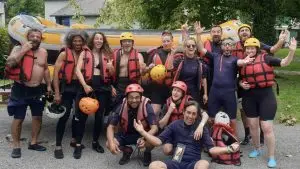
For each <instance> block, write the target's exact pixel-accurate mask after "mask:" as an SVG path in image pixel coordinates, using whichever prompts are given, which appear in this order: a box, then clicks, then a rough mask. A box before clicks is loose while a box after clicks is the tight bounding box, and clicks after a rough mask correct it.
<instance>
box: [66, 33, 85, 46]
mask: <svg viewBox="0 0 300 169" xmlns="http://www.w3.org/2000/svg"><path fill="white" fill-rule="evenodd" d="M76 36H79V37H81V39H82V41H83V44H86V41H87V39H88V36H89V35H88V34H87V33H86V32H85V31H82V30H81V31H79V30H71V31H70V32H68V34H67V35H66V37H65V44H66V45H67V47H68V48H72V41H73V39H74V38H75V37H76Z"/></svg>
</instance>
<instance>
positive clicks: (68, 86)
mask: <svg viewBox="0 0 300 169" xmlns="http://www.w3.org/2000/svg"><path fill="white" fill-rule="evenodd" d="M187 28H188V26H187V25H183V26H182V32H183V37H184V44H183V52H177V51H176V49H175V48H174V45H173V36H172V33H171V32H169V31H164V32H163V33H162V35H161V41H162V45H161V46H160V47H158V48H156V49H152V50H150V51H149V52H148V53H147V54H148V55H149V56H148V61H146V62H145V61H144V57H143V55H142V54H141V53H139V52H138V51H137V50H136V49H135V48H134V35H133V34H132V33H130V32H124V33H122V34H121V35H120V45H121V47H120V49H116V50H112V49H111V48H110V46H109V43H108V41H107V39H106V36H105V35H104V34H103V33H102V32H95V33H94V34H93V35H91V36H90V37H89V35H88V34H87V33H86V32H85V31H79V30H74V31H70V32H69V33H68V34H67V35H66V38H65V39H66V40H65V48H63V49H62V50H61V51H60V54H59V56H58V57H57V60H56V63H55V68H54V75H53V81H52V82H51V79H50V73H49V70H48V64H47V51H46V50H45V49H43V48H41V47H39V45H40V43H41V40H42V32H40V31H39V30H37V29H30V30H29V31H28V34H27V39H28V42H26V43H24V44H22V45H21V46H16V47H14V49H13V50H12V52H11V54H10V56H9V57H8V59H7V63H6V74H7V76H8V77H9V78H10V79H13V80H14V84H13V87H12V90H11V91H12V92H11V96H10V100H9V102H8V106H7V109H8V113H9V115H10V116H14V119H13V122H12V126H11V132H12V137H13V151H12V154H11V157H13V158H19V157H21V147H20V135H21V130H22V122H23V120H24V118H25V114H26V109H27V107H28V106H30V108H31V113H32V139H31V142H30V144H29V146H28V149H31V150H36V151H45V150H46V148H45V147H44V146H42V145H39V144H37V139H38V134H39V132H40V129H41V124H42V115H43V109H44V106H45V102H44V101H43V99H41V97H42V95H43V94H44V93H45V92H46V93H47V94H48V95H49V94H51V93H54V102H55V103H56V104H59V105H61V106H64V107H65V109H66V111H65V113H64V115H63V116H62V117H61V118H59V120H58V122H57V126H56V148H55V150H54V157H55V158H57V159H62V158H64V154H63V149H62V139H63V135H64V132H65V128H66V123H67V121H68V119H69V116H70V114H71V110H72V108H73V104H74V108H73V109H74V112H75V113H74V115H73V117H72V125H71V126H72V140H71V143H70V146H72V147H74V153H73V156H74V158H75V159H79V158H81V156H82V149H84V148H85V146H84V145H83V144H82V139H83V135H84V132H85V125H86V120H87V117H88V115H87V114H85V113H84V112H83V111H82V109H81V107H80V106H79V102H80V100H81V99H82V98H84V97H94V98H95V99H97V100H98V102H99V103H100V106H99V108H98V110H97V111H96V113H95V115H94V116H95V120H94V129H93V141H92V148H93V150H95V151H96V152H98V153H104V151H105V150H104V148H103V147H102V146H101V145H100V144H99V142H98V139H99V136H100V134H101V131H102V126H103V119H104V115H107V114H110V116H109V119H108V127H107V131H106V135H107V142H106V146H107V148H108V150H109V151H110V152H111V153H112V154H119V153H120V152H123V156H122V158H121V159H120V161H119V164H120V165H124V164H126V163H128V162H129V160H130V158H131V156H132V153H133V149H132V147H131V146H130V145H136V147H137V148H138V149H139V150H141V151H142V152H143V153H144V158H143V164H144V166H148V165H150V166H149V168H151V169H157V168H172V169H173V168H181V169H186V168H188V169H193V168H195V169H200V168H201V169H202V168H208V166H209V163H208V162H207V161H205V160H201V151H202V148H203V147H206V149H207V151H208V152H209V153H210V154H211V155H219V154H226V153H234V152H237V151H240V150H239V149H240V143H238V142H236V143H232V144H230V145H228V146H225V147H218V146H216V145H214V143H213V141H212V139H211V133H212V131H210V126H212V125H213V123H214V118H215V115H216V114H217V113H218V112H219V111H221V110H223V111H224V112H226V113H227V114H228V116H229V117H230V127H231V128H232V129H233V134H234V135H236V136H237V124H236V116H237V109H238V106H237V97H240V98H242V107H243V108H242V111H241V112H242V117H243V118H242V119H243V123H244V128H245V139H244V140H243V141H242V142H241V143H242V144H248V142H249V140H250V135H251V139H252V143H253V146H254V149H253V151H251V152H250V153H249V157H250V158H257V157H258V156H260V155H261V154H262V151H261V145H260V139H259V138H260V133H259V129H261V131H262V133H263V135H264V139H265V140H266V141H265V143H266V145H267V148H268V157H269V159H268V164H267V165H268V167H276V165H277V164H276V160H275V137H274V132H273V119H274V117H275V113H276V104H277V103H276V99H275V95H274V93H273V91H272V86H273V84H274V83H275V79H274V77H275V75H274V71H273V70H274V68H273V67H275V66H287V65H289V64H290V62H291V61H292V59H293V56H294V53H295V50H296V46H297V42H296V40H295V39H294V38H292V39H291V42H290V45H289V54H288V56H287V57H285V58H284V59H278V58H275V57H273V53H275V52H276V51H278V50H279V49H280V48H281V47H282V45H283V44H284V42H285V39H286V38H287V31H283V32H282V33H281V34H280V36H279V40H278V42H277V43H276V44H275V45H274V46H268V45H265V44H263V43H261V42H260V41H259V40H258V39H256V38H254V37H252V28H251V27H250V26H249V25H246V24H243V25H241V26H240V28H239V29H238V35H239V38H240V41H239V42H237V43H235V41H234V40H233V39H231V38H225V39H222V28H221V27H220V26H218V25H216V26H213V27H212V28H211V31H210V34H211V40H207V41H205V42H202V41H201V33H202V31H203V28H202V27H201V24H200V22H196V23H195V24H194V29H195V34H196V38H193V37H189V36H188V29H187ZM157 65H164V67H165V69H166V76H165V78H164V79H163V80H162V81H155V80H153V79H152V80H151V77H150V78H149V79H146V80H145V78H142V77H146V76H145V75H146V74H149V72H150V71H151V70H152V69H153V68H154V67H155V66H157ZM145 82H146V83H147V84H146V83H145ZM42 83H45V84H46V85H43V84H42ZM45 86H46V87H45ZM144 86H147V87H146V88H145V89H149V90H150V91H145V92H144ZM45 89H46V90H45ZM160 145H163V152H164V154H166V155H171V156H173V158H172V160H167V161H164V162H162V161H154V162H152V163H151V161H152V160H151V150H152V149H153V148H154V147H156V146H160ZM150 163H151V164H150Z"/></svg>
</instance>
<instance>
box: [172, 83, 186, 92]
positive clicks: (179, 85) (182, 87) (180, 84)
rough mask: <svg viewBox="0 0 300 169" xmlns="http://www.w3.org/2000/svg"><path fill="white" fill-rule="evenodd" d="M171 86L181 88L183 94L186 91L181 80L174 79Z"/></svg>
mask: <svg viewBox="0 0 300 169" xmlns="http://www.w3.org/2000/svg"><path fill="white" fill-rule="evenodd" d="M172 87H173V88H174V87H177V88H179V89H181V90H183V93H184V94H186V92H187V86H186V84H185V83H184V82H183V81H176V82H174V83H173V84H172Z"/></svg>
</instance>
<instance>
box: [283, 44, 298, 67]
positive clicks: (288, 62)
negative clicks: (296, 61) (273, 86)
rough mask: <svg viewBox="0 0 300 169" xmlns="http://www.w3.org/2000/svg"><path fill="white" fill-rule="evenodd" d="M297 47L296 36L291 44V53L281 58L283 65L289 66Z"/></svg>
mask: <svg viewBox="0 0 300 169" xmlns="http://www.w3.org/2000/svg"><path fill="white" fill-rule="evenodd" d="M296 49H297V41H296V39H295V38H292V39H291V44H290V46H289V53H288V55H287V56H286V57H285V58H284V59H282V60H281V63H280V66H281V67H284V66H288V65H289V64H290V63H291V62H292V60H293V58H294V55H295V51H296Z"/></svg>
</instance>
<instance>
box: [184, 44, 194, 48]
mask: <svg viewBox="0 0 300 169" xmlns="http://www.w3.org/2000/svg"><path fill="white" fill-rule="evenodd" d="M186 47H187V48H191V47H192V48H195V47H196V45H186Z"/></svg>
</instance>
